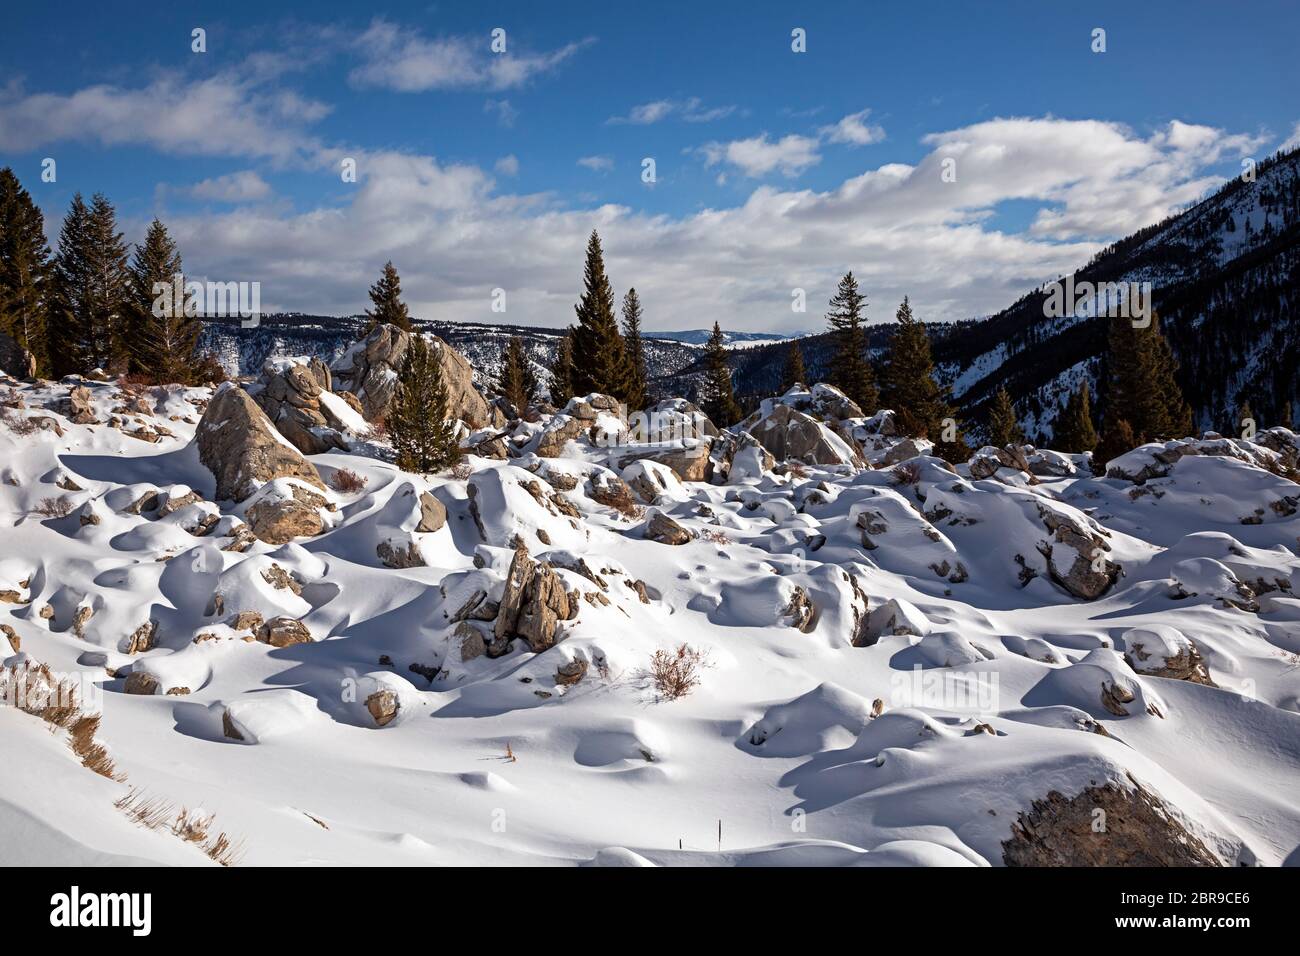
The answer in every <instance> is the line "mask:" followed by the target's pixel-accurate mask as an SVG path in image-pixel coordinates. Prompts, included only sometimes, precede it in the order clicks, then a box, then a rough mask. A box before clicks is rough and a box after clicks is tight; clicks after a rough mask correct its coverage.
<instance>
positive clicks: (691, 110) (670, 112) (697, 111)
mask: <svg viewBox="0 0 1300 956" xmlns="http://www.w3.org/2000/svg"><path fill="white" fill-rule="evenodd" d="M735 111H736V107H734V106H714V107H710V108H705V106H704V102H703V101H702V100H701V99H700V98H699V97H698V96H692V97H690V98H689V99H685V100H652V101H651V102H649V103H642V104H640V105H639V106H634V107H632V109H631V110H629V111H628V114H627V115H626V116H611V117H610V118H609V119H608V120H606V121H605V122H607V123H612V124H617V123H631V124H632V125H634V126H649V125H650V124H652V123H658V122H659V121H660V120H665V119H668V118H669V117H670V116H680V117H681V118H682V119H684V120H686V122H688V123H711V122H713V121H714V120H719V119H722V118H724V117H727V116H730V115H731V114H732V113H734V112H735Z"/></svg>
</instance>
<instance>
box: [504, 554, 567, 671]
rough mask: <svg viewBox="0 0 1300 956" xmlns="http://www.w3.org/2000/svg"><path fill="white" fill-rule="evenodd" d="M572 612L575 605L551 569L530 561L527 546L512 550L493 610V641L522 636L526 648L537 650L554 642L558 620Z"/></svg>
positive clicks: (506, 640) (537, 651) (547, 565)
mask: <svg viewBox="0 0 1300 956" xmlns="http://www.w3.org/2000/svg"><path fill="white" fill-rule="evenodd" d="M576 613H577V607H576V606H575V605H574V604H573V603H571V601H570V598H569V594H568V592H567V591H565V589H564V582H563V581H561V580H560V576H559V575H558V574H556V573H555V570H554V568H552V567H551V565H549V564H547V563H545V562H541V563H539V562H537V561H534V560H533V559H532V558H530V557H529V556H528V549H527V548H523V547H520V548H518V549H516V550H515V556H514V559H513V560H511V562H510V572H509V574H507V575H506V587H505V592H504V594H502V596H501V606H500V609H499V610H498V611H497V620H496V628H495V633H496V637H497V641H498V642H502V643H506V642H509V641H510V640H511V639H512V638H516V637H522V638H523V639H524V640H525V641H527V642H528V647H529V650H532V651H534V652H535V653H540V652H541V651H544V650H546V649H547V648H548V647H550V646H552V645H553V644H554V643H555V632H556V629H557V628H558V627H559V622H560V621H563V620H568V619H569V618H570V617H573V616H574V615H575V614H576Z"/></svg>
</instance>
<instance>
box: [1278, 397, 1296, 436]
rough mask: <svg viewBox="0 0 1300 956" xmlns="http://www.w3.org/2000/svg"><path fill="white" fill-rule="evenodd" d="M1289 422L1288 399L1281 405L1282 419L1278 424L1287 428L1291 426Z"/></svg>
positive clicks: (1289, 405)
mask: <svg viewBox="0 0 1300 956" xmlns="http://www.w3.org/2000/svg"><path fill="white" fill-rule="evenodd" d="M1291 422H1292V419H1291V402H1290V400H1289V399H1288V400H1287V402H1286V404H1285V405H1283V406H1282V420H1281V421H1280V422H1279V423H1278V424H1280V425H1281V426H1282V427H1283V428H1286V429H1288V430H1289V429H1291V428H1292V427H1293V426H1292V424H1291Z"/></svg>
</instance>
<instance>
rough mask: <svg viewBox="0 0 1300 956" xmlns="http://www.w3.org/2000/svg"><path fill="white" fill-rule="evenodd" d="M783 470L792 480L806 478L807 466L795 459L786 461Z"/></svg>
mask: <svg viewBox="0 0 1300 956" xmlns="http://www.w3.org/2000/svg"><path fill="white" fill-rule="evenodd" d="M785 470H786V473H787V474H788V475H790V477H792V478H807V477H808V466H807V465H805V464H804V463H803V462H801V461H799V460H798V459H797V458H791V459H790V460H789V461H787V462H786V463H785Z"/></svg>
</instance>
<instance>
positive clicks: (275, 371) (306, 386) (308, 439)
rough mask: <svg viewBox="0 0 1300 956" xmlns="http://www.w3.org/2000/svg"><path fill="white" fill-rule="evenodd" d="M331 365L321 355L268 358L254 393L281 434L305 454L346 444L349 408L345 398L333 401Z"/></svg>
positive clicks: (254, 396)
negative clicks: (279, 359) (282, 359)
mask: <svg viewBox="0 0 1300 956" xmlns="http://www.w3.org/2000/svg"><path fill="white" fill-rule="evenodd" d="M330 384H331V376H330V370H329V367H328V366H327V365H326V364H325V363H324V362H322V361H321V360H320V359H319V358H314V357H313V358H312V359H310V360H309V361H307V362H306V363H303V362H298V361H291V362H288V363H275V362H267V363H266V365H265V366H263V368H262V377H261V379H260V381H259V382H258V385H257V387H256V390H255V391H254V392H253V393H252V395H253V400H254V401H255V402H257V404H258V406H259V407H260V408H261V409H262V411H264V412H266V415H267V417H268V418H269V419H271V421H272V423H273V424H274V425H275V427H276V428H277V429H279V431H280V434H281V435H283V436H284V437H285V438H287V439H289V441H291V442H293V444H294V447H295V448H297V449H298V450H299V451H300V452H302V453H303V454H304V455H319V454H322V453H324V452H327V451H329V450H330V449H332V448H347V444H348V443H347V439H346V437H345V432H346V431H347V430H348V425H349V423H348V422H347V421H345V420H344V417H341V416H347V413H348V412H349V411H350V409H348V408H347V406H346V402H344V403H343V404H342V405H340V404H339V400H337V399H336V400H335V401H334V402H330V401H329V400H327V399H323V396H325V395H327V394H328V393H329V392H330Z"/></svg>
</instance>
